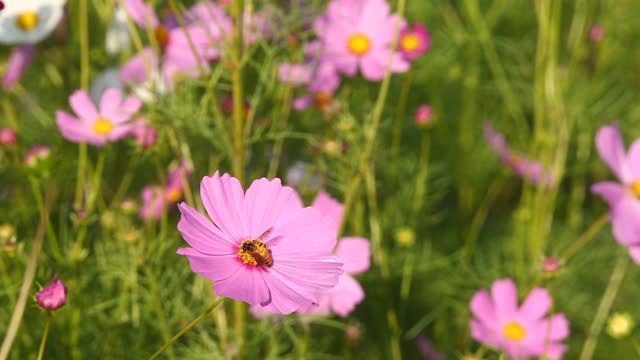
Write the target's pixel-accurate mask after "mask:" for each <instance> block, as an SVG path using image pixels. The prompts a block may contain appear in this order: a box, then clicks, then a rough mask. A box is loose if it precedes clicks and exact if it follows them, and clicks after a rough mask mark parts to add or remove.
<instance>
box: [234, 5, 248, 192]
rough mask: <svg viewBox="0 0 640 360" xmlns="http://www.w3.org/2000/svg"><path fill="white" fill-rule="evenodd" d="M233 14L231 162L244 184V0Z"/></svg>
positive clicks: (235, 7)
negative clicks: (242, 61)
mask: <svg viewBox="0 0 640 360" xmlns="http://www.w3.org/2000/svg"><path fill="white" fill-rule="evenodd" d="M231 13H232V16H233V20H234V24H235V26H234V29H233V44H232V48H233V72H232V74H231V82H232V98H233V99H232V100H233V113H232V117H233V153H232V154H231V162H232V167H233V173H234V175H235V177H237V178H238V179H240V182H241V183H242V182H244V150H245V149H244V125H245V124H244V89H243V74H242V70H243V69H242V63H241V60H242V49H243V39H242V28H243V24H242V18H243V14H244V0H233V1H232V3H231Z"/></svg>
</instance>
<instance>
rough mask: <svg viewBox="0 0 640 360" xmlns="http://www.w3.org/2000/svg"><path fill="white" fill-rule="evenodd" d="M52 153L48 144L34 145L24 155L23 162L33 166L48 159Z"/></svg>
mask: <svg viewBox="0 0 640 360" xmlns="http://www.w3.org/2000/svg"><path fill="white" fill-rule="evenodd" d="M50 155H51V149H50V148H49V147H48V146H46V145H34V146H32V147H31V149H29V150H28V151H27V152H26V153H25V154H24V156H23V157H22V164H23V165H24V166H26V167H29V168H33V167H36V166H37V165H38V164H40V162H41V161H44V160H47V159H48V158H49V156H50Z"/></svg>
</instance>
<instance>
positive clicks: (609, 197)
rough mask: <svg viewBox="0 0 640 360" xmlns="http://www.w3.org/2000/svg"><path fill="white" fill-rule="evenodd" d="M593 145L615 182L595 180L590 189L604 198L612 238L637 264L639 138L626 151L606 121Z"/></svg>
mask: <svg viewBox="0 0 640 360" xmlns="http://www.w3.org/2000/svg"><path fill="white" fill-rule="evenodd" d="M596 147H597V148H598V153H599V154H600V157H601V158H602V160H604V161H605V162H606V163H607V165H609V168H611V170H613V173H614V174H615V175H616V177H617V178H618V180H619V182H612V181H604V182H599V183H597V184H594V185H593V186H591V192H593V193H594V194H597V195H600V197H602V199H604V201H606V202H607V204H608V205H609V210H610V211H609V219H610V221H611V224H612V226H613V236H614V238H615V239H616V241H618V243H620V245H622V246H625V247H626V248H627V249H628V250H629V254H630V255H631V258H632V259H633V260H634V261H635V262H636V263H637V264H640V167H639V166H638V164H640V140H636V141H634V143H633V144H632V145H631V148H630V149H629V151H628V152H626V151H625V147H624V141H623V140H622V135H621V134H620V130H619V129H618V127H617V126H615V125H609V126H604V127H602V128H600V130H598V133H597V135H596Z"/></svg>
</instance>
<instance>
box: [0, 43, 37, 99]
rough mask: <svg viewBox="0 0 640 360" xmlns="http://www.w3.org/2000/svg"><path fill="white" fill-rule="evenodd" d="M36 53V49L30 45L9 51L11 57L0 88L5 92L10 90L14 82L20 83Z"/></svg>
mask: <svg viewBox="0 0 640 360" xmlns="http://www.w3.org/2000/svg"><path fill="white" fill-rule="evenodd" d="M36 53H37V48H36V47H35V46H33V45H31V44H26V45H20V46H17V47H15V48H13V50H11V56H10V57H9V61H8V62H7V65H6V70H5V72H4V75H3V76H2V87H3V88H4V89H5V90H9V89H11V88H12V87H13V85H14V84H15V83H16V82H18V81H20V79H21V78H22V74H24V72H25V71H26V70H27V68H28V67H29V65H31V62H32V61H33V59H34V57H35V56H36Z"/></svg>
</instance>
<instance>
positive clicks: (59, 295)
mask: <svg viewBox="0 0 640 360" xmlns="http://www.w3.org/2000/svg"><path fill="white" fill-rule="evenodd" d="M36 301H37V302H38V305H40V307H41V308H43V309H45V310H48V311H53V310H58V309H59V308H61V307H62V306H63V305H64V304H65V303H66V302H67V287H66V286H65V285H64V283H63V282H62V280H59V279H58V276H57V275H54V276H53V280H52V281H51V284H49V285H47V286H45V287H44V288H43V289H42V290H40V291H38V292H37V293H36Z"/></svg>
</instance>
